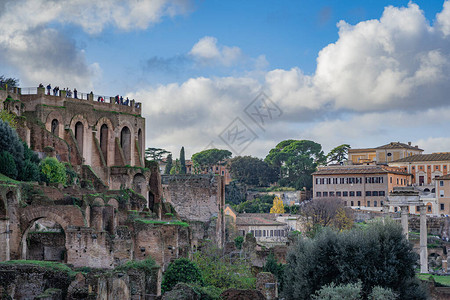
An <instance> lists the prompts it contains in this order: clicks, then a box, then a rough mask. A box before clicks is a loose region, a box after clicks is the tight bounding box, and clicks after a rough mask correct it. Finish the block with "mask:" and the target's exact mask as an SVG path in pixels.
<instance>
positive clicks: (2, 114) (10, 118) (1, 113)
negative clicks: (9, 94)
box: [0, 109, 17, 129]
mask: <svg viewBox="0 0 450 300" xmlns="http://www.w3.org/2000/svg"><path fill="white" fill-rule="evenodd" d="M0 120H2V121H3V122H6V123H8V125H9V126H11V127H12V128H14V129H15V128H17V116H16V115H15V114H13V113H10V112H9V111H7V110H6V109H2V110H0Z"/></svg>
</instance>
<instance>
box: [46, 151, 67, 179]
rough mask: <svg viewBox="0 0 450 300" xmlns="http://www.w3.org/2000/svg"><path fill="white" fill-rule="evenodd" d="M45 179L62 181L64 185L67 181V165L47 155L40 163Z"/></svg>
mask: <svg viewBox="0 0 450 300" xmlns="http://www.w3.org/2000/svg"><path fill="white" fill-rule="evenodd" d="M40 168H41V174H42V177H43V178H42V179H43V181H45V182H47V183H61V184H63V185H65V184H66V182H67V174H66V167H65V166H64V164H63V163H60V162H59V161H58V160H57V159H56V158H54V157H46V158H44V159H43V160H42V161H41V164H40Z"/></svg>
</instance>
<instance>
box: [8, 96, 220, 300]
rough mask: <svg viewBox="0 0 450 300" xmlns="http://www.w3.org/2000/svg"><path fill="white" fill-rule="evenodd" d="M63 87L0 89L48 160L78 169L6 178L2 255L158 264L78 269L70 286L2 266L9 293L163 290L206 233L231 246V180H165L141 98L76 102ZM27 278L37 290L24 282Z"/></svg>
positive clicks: (135, 294) (92, 264) (76, 262)
mask: <svg viewBox="0 0 450 300" xmlns="http://www.w3.org/2000/svg"><path fill="white" fill-rule="evenodd" d="M62 92H63V91H61V93H60V95H58V96H53V95H46V94H45V89H44V88H37V89H36V91H35V93H32V94H27V95H24V94H22V93H21V90H20V89H18V88H15V89H14V90H10V91H5V90H0V99H3V100H4V99H7V101H4V103H3V108H4V109H7V110H9V111H10V112H13V113H14V114H16V115H17V116H18V117H19V118H18V120H19V126H18V128H17V132H18V134H19V136H20V137H21V138H22V140H24V141H25V142H26V143H27V144H28V145H29V146H30V148H31V149H32V150H34V151H36V152H37V153H38V154H39V155H40V157H44V156H53V157H56V158H57V159H58V160H60V161H62V162H65V163H67V164H70V166H71V168H73V170H74V171H75V172H76V174H78V176H77V178H76V179H75V181H74V182H72V183H71V184H70V185H69V186H67V187H62V186H45V185H40V184H38V183H25V182H23V183H11V182H9V183H5V182H0V261H8V260H18V259H26V260H28V259H32V260H40V261H57V262H63V263H66V264H68V265H70V266H72V267H73V268H83V267H88V268H91V269H96V268H98V269H113V268H115V267H117V266H119V265H122V264H124V263H126V262H127V261H130V260H137V261H141V260H145V259H146V258H147V257H152V258H153V259H154V260H155V261H156V263H157V264H158V266H159V268H158V267H157V268H155V272H154V273H152V275H151V276H150V277H149V275H147V277H148V278H145V275H143V274H137V273H136V272H135V273H133V272H132V271H130V272H128V273H126V274H123V273H117V274H116V273H114V274H116V275H108V276H110V277H108V276H106V275H101V273H100V275H98V274H97V275H98V276H93V275H89V274H87V275H81V273H79V274H78V275H77V277H76V278H75V280H74V281H70V282H67V284H66V285H65V286H64V287H61V285H62V284H63V283H64V282H65V281H61V280H57V279H55V280H53V279H54V278H53V277H51V276H50V277H51V278H53V279H52V280H53V281H52V280H51V279H49V277H48V276H47V275H43V274H47V273H45V272H47V271H45V272H44V271H43V270H41V269H39V267H33V268H30V267H29V268H27V267H18V266H11V265H0V294H1V293H7V294H8V295H10V296H11V297H12V298H14V299H29V298H31V299H33V298H34V297H37V296H39V295H40V294H42V293H45V290H44V288H45V287H48V286H50V287H53V285H55V286H54V287H55V288H57V289H61V293H62V294H61V298H58V296H55V297H56V298H55V299H66V298H67V299H70V297H74V296H73V295H74V293H81V292H80V291H82V292H83V293H85V294H86V293H87V295H97V296H96V297H93V298H92V299H113V295H119V294H120V295H123V297H124V298H121V299H144V297H149V295H150V296H157V295H160V292H161V291H160V281H161V272H163V271H164V270H165V269H166V268H167V266H168V264H169V263H170V262H171V261H173V260H174V259H176V258H179V257H189V256H190V255H191V254H192V253H193V251H194V250H195V249H196V247H197V246H198V245H199V244H200V243H201V241H202V240H211V241H213V242H215V243H216V244H217V245H218V246H219V247H222V246H223V244H224V230H225V229H224V228H225V227H224V216H223V210H224V198H225V196H224V180H223V178H222V177H221V176H215V175H199V176H195V175H189V176H188V175H186V176H168V177H167V176H164V177H163V181H164V182H161V176H160V174H159V167H158V165H157V164H150V165H145V160H144V149H145V119H144V118H143V117H142V116H141V107H142V105H141V104H140V103H135V102H134V101H131V106H124V105H118V104H115V103H114V101H113V98H112V99H110V103H104V102H97V101H94V99H93V95H92V94H90V95H88V97H87V100H85V99H73V98H68V97H65V94H64V93H62ZM8 96H10V97H8ZM11 99H13V100H11ZM150 130H151V129H150ZM12 270H15V271H14V272H12ZM42 272H44V273H42ZM27 276H28V277H27ZM33 276H35V277H36V278H38V277H39V276H41V277H42V276H44V277H42V278H41V277H39V278H41V282H43V284H41V285H40V286H39V284H35V285H33V284H31V283H30V281H29V280H31V279H30V278H34V277H33ZM45 276H47V277H45ZM52 276H53V275H52ZM55 276H56V277H55V278H57V275H55ZM111 276H113V277H111ZM114 276H115V277H114ZM27 278H28V279H27ZM25 282H26V283H27V285H28V286H29V287H33V288H29V289H27V290H25V288H21V285H22V286H23V285H24V283H25ZM51 282H54V284H53V285H52V283H51ZM44 283H45V284H44ZM70 295H72V296H70ZM49 299H50V298H49ZM89 299H91V298H89Z"/></svg>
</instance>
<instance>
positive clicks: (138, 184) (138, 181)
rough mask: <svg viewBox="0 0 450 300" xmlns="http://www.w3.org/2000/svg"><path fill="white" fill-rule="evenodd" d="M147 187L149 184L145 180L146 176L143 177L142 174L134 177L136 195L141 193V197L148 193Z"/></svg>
mask: <svg viewBox="0 0 450 300" xmlns="http://www.w3.org/2000/svg"><path fill="white" fill-rule="evenodd" d="M146 185H147V182H146V180H145V176H144V175H142V174H140V173H139V174H136V175H134V178H133V190H134V191H135V192H136V193H139V194H141V195H142V194H144V193H145V192H146V191H147V188H146ZM144 196H145V194H144Z"/></svg>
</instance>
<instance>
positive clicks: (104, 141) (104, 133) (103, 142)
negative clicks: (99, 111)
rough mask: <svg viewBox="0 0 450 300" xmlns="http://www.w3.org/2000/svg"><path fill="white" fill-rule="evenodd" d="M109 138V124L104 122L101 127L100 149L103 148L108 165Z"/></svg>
mask: <svg viewBox="0 0 450 300" xmlns="http://www.w3.org/2000/svg"><path fill="white" fill-rule="evenodd" d="M108 139H109V136H108V126H107V125H106V124H103V125H102V127H101V128H100V149H101V150H102V154H103V158H104V159H105V163H106V165H108Z"/></svg>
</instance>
